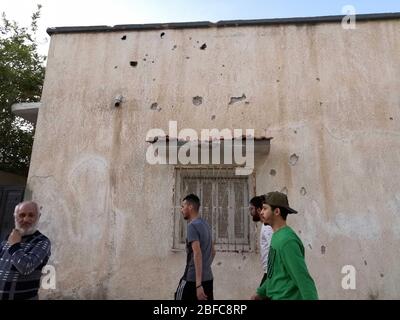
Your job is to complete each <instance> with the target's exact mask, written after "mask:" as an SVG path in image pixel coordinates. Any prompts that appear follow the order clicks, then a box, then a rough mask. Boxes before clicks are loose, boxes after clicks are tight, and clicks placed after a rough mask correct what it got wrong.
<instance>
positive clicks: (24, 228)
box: [0, 201, 50, 300]
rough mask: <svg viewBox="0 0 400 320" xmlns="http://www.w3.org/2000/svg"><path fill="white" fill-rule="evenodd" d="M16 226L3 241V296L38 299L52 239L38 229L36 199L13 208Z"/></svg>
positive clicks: (0, 252) (0, 283) (0, 255)
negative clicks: (43, 269)
mask: <svg viewBox="0 0 400 320" xmlns="http://www.w3.org/2000/svg"><path fill="white" fill-rule="evenodd" d="M14 218H15V229H13V230H12V232H11V234H10V235H9V236H8V239H7V240H6V241H2V242H1V244H0V300H25V299H33V300H36V299H38V290H39V287H40V278H41V276H42V268H43V267H44V266H45V265H46V264H47V261H48V260H49V257H50V240H49V239H48V238H47V237H46V236H45V235H43V234H42V233H40V232H39V231H38V230H37V224H38V222H39V218H40V213H39V208H38V205H37V204H36V202H33V201H24V202H21V203H19V204H18V205H17V206H16V207H15V210H14Z"/></svg>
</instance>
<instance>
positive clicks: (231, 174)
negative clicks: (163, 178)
mask: <svg viewBox="0 0 400 320" xmlns="http://www.w3.org/2000/svg"><path fill="white" fill-rule="evenodd" d="M175 170H176V171H175V173H176V176H175V181H176V185H175V210H174V216H175V221H174V222H175V223H174V229H175V230H174V249H183V248H184V245H185V239H186V225H187V221H185V220H184V219H183V217H182V214H181V212H180V207H181V201H182V199H183V198H184V197H185V196H186V195H188V194H190V193H194V194H196V195H197V196H198V197H199V198H200V211H199V214H200V216H201V217H202V218H203V219H204V220H206V221H207V222H208V223H209V225H210V226H211V228H212V233H213V241H214V244H215V247H216V249H217V250H218V251H228V252H232V251H233V252H243V251H246V252H248V251H252V250H254V249H255V248H254V243H255V242H254V230H253V229H254V226H253V225H252V224H251V219H250V214H249V199H250V196H251V195H252V194H253V193H254V192H252V191H253V190H252V188H251V186H252V185H254V181H253V179H254V176H237V175H235V169H234V168H224V167H209V168H196V169H193V168H176V169H175Z"/></svg>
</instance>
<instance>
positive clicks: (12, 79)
mask: <svg viewBox="0 0 400 320" xmlns="http://www.w3.org/2000/svg"><path fill="white" fill-rule="evenodd" d="M40 9H41V6H40V5H38V7H37V10H36V12H34V13H33V15H32V22H31V25H30V28H24V27H20V26H18V24H17V23H16V22H15V21H9V20H8V19H7V18H6V15H5V13H4V12H3V14H2V19H1V23H0V170H3V171H8V172H13V173H16V174H21V175H27V174H28V169H29V163H30V157H31V152H32V144H33V136H34V126H33V125H32V124H31V123H29V122H27V121H25V120H23V119H22V118H19V117H16V116H15V115H14V114H13V113H12V112H11V106H12V104H14V103H18V102H37V101H40V95H41V91H42V85H43V79H44V70H45V67H44V61H45V57H44V56H41V55H40V54H39V53H38V52H37V41H36V38H35V36H36V31H37V22H38V19H39V18H40Z"/></svg>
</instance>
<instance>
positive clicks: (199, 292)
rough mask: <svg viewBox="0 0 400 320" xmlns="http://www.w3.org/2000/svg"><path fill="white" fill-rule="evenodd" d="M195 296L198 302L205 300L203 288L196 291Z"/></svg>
mask: <svg viewBox="0 0 400 320" xmlns="http://www.w3.org/2000/svg"><path fill="white" fill-rule="evenodd" d="M196 295H197V299H198V300H207V296H206V294H205V293H204V289H203V286H200V287H198V288H197V289H196Z"/></svg>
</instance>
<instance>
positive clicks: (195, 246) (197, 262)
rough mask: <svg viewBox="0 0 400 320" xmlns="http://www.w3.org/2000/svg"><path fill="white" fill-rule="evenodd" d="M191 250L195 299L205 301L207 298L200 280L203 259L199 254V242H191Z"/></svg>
mask: <svg viewBox="0 0 400 320" xmlns="http://www.w3.org/2000/svg"><path fill="white" fill-rule="evenodd" d="M192 250H193V260H194V268H195V270H196V294H197V299H199V300H206V299H207V296H206V294H205V293H204V289H203V286H202V285H201V282H202V281H201V280H202V276H203V260H202V259H203V257H202V254H201V248H200V241H198V240H196V241H193V242H192Z"/></svg>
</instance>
